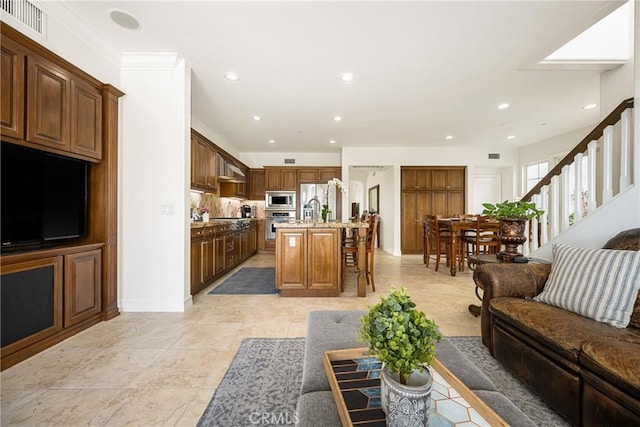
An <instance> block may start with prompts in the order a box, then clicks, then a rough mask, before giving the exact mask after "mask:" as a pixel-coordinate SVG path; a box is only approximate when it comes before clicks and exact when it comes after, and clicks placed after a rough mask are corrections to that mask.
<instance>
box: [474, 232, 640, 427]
mask: <svg viewBox="0 0 640 427" xmlns="http://www.w3.org/2000/svg"><path fill="white" fill-rule="evenodd" d="M604 248H606V249H628V250H635V251H637V250H640V228H639V229H633V230H627V231H625V232H622V233H620V234H618V235H617V236H616V237H614V238H613V239H611V240H609V242H607V244H605V246H604ZM550 271H551V265H548V264H523V265H515V264H485V265H480V266H478V268H477V269H476V270H475V272H474V280H475V281H476V284H477V285H478V286H479V287H481V288H483V289H484V298H483V303H482V318H481V328H482V340H483V343H484V344H485V345H486V346H487V347H488V348H489V350H490V351H491V353H492V354H493V356H494V357H495V358H496V359H497V360H498V361H500V363H501V364H502V365H504V366H505V367H506V368H507V369H509V370H510V371H511V372H512V373H513V374H514V375H515V376H516V377H518V378H519V379H520V380H522V381H523V382H524V383H526V384H527V385H528V386H529V387H530V388H532V389H533V390H534V392H536V393H537V394H538V395H539V396H540V397H541V398H542V399H543V400H544V401H545V402H547V403H548V404H549V406H551V407H552V408H553V409H555V410H556V411H557V412H559V413H560V414H561V415H562V416H564V417H565V418H566V419H567V420H568V421H569V422H571V423H572V424H573V425H583V426H627V425H629V426H631V425H640V293H638V295H637V296H636V301H635V306H634V310H633V313H632V316H631V321H630V323H629V326H628V327H626V328H615V327H613V326H609V325H607V324H605V323H600V322H597V321H595V320H592V319H589V318H586V317H582V316H580V315H578V314H575V313H572V312H570V311H567V310H564V309H561V308H557V307H554V306H551V305H547V304H544V303H541V302H537V301H534V300H533V299H532V298H533V297H534V296H536V295H538V294H539V293H540V292H541V291H542V290H543V288H544V286H545V282H546V281H547V278H548V276H549V273H550Z"/></svg>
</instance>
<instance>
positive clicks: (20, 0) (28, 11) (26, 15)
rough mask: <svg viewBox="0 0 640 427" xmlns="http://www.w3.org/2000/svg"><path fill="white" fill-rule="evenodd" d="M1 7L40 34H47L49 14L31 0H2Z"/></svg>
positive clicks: (0, 1)
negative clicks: (46, 27)
mask: <svg viewBox="0 0 640 427" xmlns="http://www.w3.org/2000/svg"><path fill="white" fill-rule="evenodd" d="M0 9H1V10H2V11H4V12H6V13H8V14H9V15H10V16H12V17H13V18H15V19H17V20H18V21H20V22H22V23H23V24H24V25H26V26H27V27H29V28H31V29H32V30H34V31H36V32H37V33H38V34H40V35H43V36H44V35H45V26H46V19H47V15H46V14H45V13H44V11H43V10H42V9H40V8H39V7H38V6H36V5H35V4H33V3H31V2H30V1H29V0H0Z"/></svg>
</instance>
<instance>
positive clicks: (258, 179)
mask: <svg viewBox="0 0 640 427" xmlns="http://www.w3.org/2000/svg"><path fill="white" fill-rule="evenodd" d="M264 192H265V172H264V169H251V170H249V200H262V201H264Z"/></svg>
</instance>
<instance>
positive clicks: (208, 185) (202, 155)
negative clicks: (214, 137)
mask: <svg viewBox="0 0 640 427" xmlns="http://www.w3.org/2000/svg"><path fill="white" fill-rule="evenodd" d="M216 170H217V169H216V151H215V148H214V147H213V146H212V145H211V144H210V143H209V142H208V141H206V140H204V139H202V138H201V137H200V136H199V135H196V134H194V133H193V132H192V133H191V188H195V189H198V190H202V191H205V192H211V193H215V192H217V191H218V188H217V178H216Z"/></svg>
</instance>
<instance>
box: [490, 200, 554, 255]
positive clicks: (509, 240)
mask: <svg viewBox="0 0 640 427" xmlns="http://www.w3.org/2000/svg"><path fill="white" fill-rule="evenodd" d="M482 206H483V207H484V210H483V211H482V215H487V216H489V217H490V218H492V219H495V220H498V221H500V243H501V244H503V245H504V246H505V249H504V250H503V251H502V252H500V253H499V254H497V255H496V256H497V257H498V258H499V259H501V260H502V261H505V262H511V261H513V259H514V258H515V257H517V256H522V254H521V253H519V252H518V246H520V245H521V244H523V243H524V242H526V241H527V237H526V236H525V228H526V225H527V221H528V220H530V219H533V218H540V217H541V216H542V215H543V214H544V211H542V210H539V209H538V208H536V204H535V203H533V202H527V201H524V200H515V201H511V202H510V201H508V200H505V201H504V202H502V203H496V204H495V205H494V204H492V203H483V204H482Z"/></svg>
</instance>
